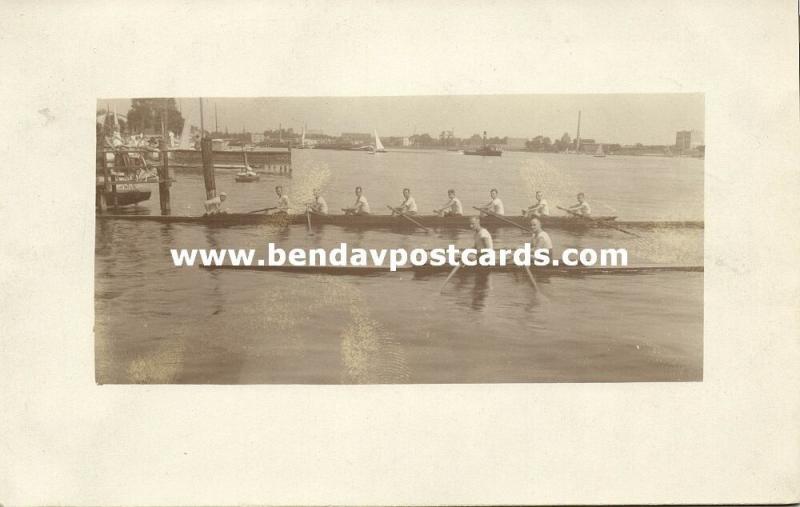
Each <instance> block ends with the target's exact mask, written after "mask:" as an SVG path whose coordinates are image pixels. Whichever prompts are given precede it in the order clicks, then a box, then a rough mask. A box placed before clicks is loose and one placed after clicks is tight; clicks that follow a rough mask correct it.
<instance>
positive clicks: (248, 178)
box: [235, 173, 261, 183]
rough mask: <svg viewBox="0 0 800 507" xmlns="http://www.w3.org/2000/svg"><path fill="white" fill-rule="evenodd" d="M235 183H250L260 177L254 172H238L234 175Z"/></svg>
mask: <svg viewBox="0 0 800 507" xmlns="http://www.w3.org/2000/svg"><path fill="white" fill-rule="evenodd" d="M235 179H236V183H252V182H254V181H258V180H260V179H261V177H260V176H259V175H258V174H254V173H239V174H237V175H236V178H235Z"/></svg>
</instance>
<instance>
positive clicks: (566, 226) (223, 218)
mask: <svg viewBox="0 0 800 507" xmlns="http://www.w3.org/2000/svg"><path fill="white" fill-rule="evenodd" d="M97 218H98V219H99V220H130V221H142V222H159V223H179V224H197V225H207V226H217V227H227V226H239V225H305V224H306V223H307V218H306V215H305V213H303V214H289V215H285V214H279V215H263V214H248V213H222V214H218V215H203V216H177V215H168V216H161V215H134V214H111V215H110V214H98V215H97ZM413 218H414V220H415V221H416V222H419V223H420V224H422V225H423V226H425V227H430V228H444V229H448V228H449V229H468V228H469V221H470V218H471V217H469V216H458V217H440V216H438V215H414V216H413ZM541 221H542V226H543V227H545V228H552V229H561V230H575V231H582V230H586V229H591V228H603V227H605V226H606V225H604V224H609V225H610V224H613V226H614V227H632V228H639V229H660V228H694V229H702V228H703V226H704V224H703V222H702V221H618V220H616V217H613V216H598V217H592V218H591V219H588V218H582V217H572V216H549V217H542V218H541ZM311 223H312V224H314V225H336V226H340V227H352V228H357V229H370V228H372V229H382V228H384V229H414V228H415V227H417V226H416V225H414V223H412V222H411V221H410V220H407V219H405V218H404V217H402V216H391V215H341V214H336V215H318V214H313V213H312V214H311ZM481 225H483V226H484V227H487V228H490V229H495V228H501V227H517V228H526V229H527V228H528V227H529V226H530V219H528V218H526V217H523V216H503V217H502V219H501V218H498V217H494V216H484V217H481Z"/></svg>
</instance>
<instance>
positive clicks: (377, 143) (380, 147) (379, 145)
mask: <svg viewBox="0 0 800 507" xmlns="http://www.w3.org/2000/svg"><path fill="white" fill-rule="evenodd" d="M373 133H374V134H375V149H374V150H372V153H373V154H375V153H386V149H384V147H383V143H382V142H381V138H380V137H378V131H377V130H375V131H373Z"/></svg>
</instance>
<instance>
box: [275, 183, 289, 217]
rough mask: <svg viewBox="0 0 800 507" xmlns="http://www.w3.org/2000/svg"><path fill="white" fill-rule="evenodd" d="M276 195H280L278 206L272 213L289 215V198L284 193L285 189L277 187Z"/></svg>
mask: <svg viewBox="0 0 800 507" xmlns="http://www.w3.org/2000/svg"><path fill="white" fill-rule="evenodd" d="M275 193H276V194H277V195H278V205H277V206H276V207H275V210H274V211H273V212H272V213H273V214H275V213H289V196H288V195H285V194H284V193H283V187H282V186H281V185H278V186H277V187H275Z"/></svg>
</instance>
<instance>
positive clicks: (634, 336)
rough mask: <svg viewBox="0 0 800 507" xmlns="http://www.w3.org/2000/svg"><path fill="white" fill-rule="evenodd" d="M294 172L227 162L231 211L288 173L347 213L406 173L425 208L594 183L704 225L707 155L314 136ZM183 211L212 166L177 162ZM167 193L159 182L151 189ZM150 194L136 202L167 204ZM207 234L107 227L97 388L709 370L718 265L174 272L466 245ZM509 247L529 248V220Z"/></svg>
mask: <svg viewBox="0 0 800 507" xmlns="http://www.w3.org/2000/svg"><path fill="white" fill-rule="evenodd" d="M293 158H294V168H295V170H294V174H293V175H292V177H291V178H287V177H281V176H268V177H263V176H262V179H261V181H260V182H258V183H250V184H241V183H240V184H237V183H235V182H234V179H233V178H234V174H235V170H218V171H217V188H218V189H219V190H221V191H226V192H227V193H228V196H229V199H228V201H227V202H226V204H228V209H229V210H230V211H248V210H252V209H258V208H263V207H266V206H271V205H273V203H274V201H275V194H274V192H273V187H274V185H276V184H282V185H283V186H284V187H285V188H286V189H287V191H288V192H289V195H290V196H291V198H292V200H293V202H299V201H302V200H303V199H307V198H309V197H310V195H311V189H312V188H313V187H315V186H321V187H322V188H323V189H324V195H325V197H326V199H327V201H328V203H329V206H330V208H331V210H332V211H333V210H338V209H339V208H341V207H343V206H348V205H350V204H351V203H352V201H353V200H354V196H353V187H355V186H356V185H361V186H363V187H364V193H365V195H366V196H367V198H368V199H369V201H370V205H371V207H372V209H373V212H374V213H380V212H382V209H384V206H385V205H386V204H394V205H397V204H399V202H400V201H401V200H402V195H401V189H402V188H403V187H410V188H411V189H412V191H413V195H414V196H415V198H416V200H417V203H418V205H419V207H420V212H423V213H427V212H428V211H429V210H430V209H432V208H433V207H438V206H440V205H441V204H443V203H444V202H445V201H446V199H447V195H446V191H447V189H448V188H455V189H456V191H457V193H458V195H459V197H460V198H461V199H462V202H463V203H464V206H465V210H469V209H470V207H471V206H473V205H481V204H484V203H485V202H487V201H488V199H489V196H488V191H489V189H490V188H492V187H496V188H497V189H498V190H499V191H500V197H501V198H502V199H503V201H504V203H505V206H506V213H507V214H518V213H519V210H520V209H521V208H523V207H525V206H526V205H528V204H529V203H530V202H531V201H532V200H533V192H534V191H535V190H544V191H545V193H546V198H547V199H548V201H549V203H550V205H551V208H552V211H553V212H555V211H556V210H555V205H557V204H560V205H565V204H571V203H573V202H574V194H575V193H576V192H577V191H583V192H585V193H586V194H587V199H588V200H589V202H590V203H591V205H592V208H593V211H594V213H595V214H603V215H606V214H610V215H618V216H619V217H620V219H621V220H702V219H703V163H702V161H701V160H695V159H677V158H656V157H607V158H594V157H586V156H574V155H551V154H529V153H504V154H503V156H502V157H500V158H491V159H490V158H482V157H469V156H463V155H458V154H455V153H450V152H433V151H431V152H411V151H408V152H390V153H386V154H379V155H374V156H373V155H368V154H365V153H358V152H341V151H325V150H298V151H294V152H293ZM175 177H176V179H177V180H178V181H177V183H176V184H175V185H173V187H172V204H173V214H185V215H195V214H200V212H201V211H200V208H201V204H202V200H203V197H204V190H203V181H202V176H201V175H200V174H199V172H197V171H181V170H178V171H176V173H175ZM154 190H155V189H154ZM157 208H158V199H157V196H156V194H155V192H154V194H153V197H152V198H151V200H150V201H148V202H146V203H142V205H140V206H139V207H138V209H135V210H134V212H137V213H148V212H151V213H158V211H157ZM312 232H313V233H312V234H309V233H308V231H307V230H306V228H305V227H302V226H295V227H291V228H289V229H282V230H281V229H278V228H275V227H273V226H259V227H253V226H248V227H231V228H207V227H202V226H197V225H181V224H157V223H144V222H141V223H139V222H126V221H99V222H98V223H97V231H96V246H95V251H96V267H95V271H96V281H95V287H96V305H95V306H96V327H95V334H96V368H97V380H98V382H101V383H128V382H144V383H172V382H177V383H234V384H235V383H281V384H292V383H386V382H404V383H450V382H539V381H546V382H591V381H681V380H701V379H702V346H703V275H702V273H661V274H653V275H640V276H596V277H590V278H579V277H569V278H566V277H561V278H555V277H554V278H551V279H540V280H539V288H540V294H539V295H537V294H536V293H535V292H534V291H533V290H532V288H531V286H530V284H529V282H528V281H527V279H526V278H525V276H524V273H522V272H520V273H519V274H516V275H515V274H492V275H488V276H486V275H476V274H474V273H464V274H461V273H459V274H457V275H456V276H455V277H454V278H453V280H452V281H451V282H450V283H449V284H448V286H447V288H446V290H445V291H444V294H440V293H439V289H440V287H441V284H442V282H443V281H444V277H445V275H444V274H442V275H436V276H431V277H428V278H420V279H415V278H413V277H412V276H410V275H407V274H397V273H395V274H383V275H378V276H371V277H338V276H337V277H331V276H327V277H326V276H321V275H296V274H287V273H257V272H207V271H205V270H200V269H197V268H174V267H173V266H172V263H171V260H170V257H169V249H170V248H176V247H178V248H180V247H186V248H223V247H224V248H229V247H230V248H256V249H258V250H259V251H263V250H264V245H265V243H266V242H267V241H273V242H278V243H280V245H281V246H282V247H284V248H291V247H295V246H297V247H304V248H312V247H325V248H331V247H334V246H337V245H338V244H339V243H340V242H343V241H344V242H347V243H349V244H350V246H351V247H359V246H360V247H366V248H369V247H406V248H413V247H418V246H420V247H426V248H431V247H435V246H444V245H446V244H447V243H450V242H452V243H454V244H456V245H467V244H469V243H470V238H469V234H468V233H467V232H466V231H455V230H454V231H443V232H442V233H441V234H438V233H437V234H426V233H424V232H421V231H420V232H413V233H409V234H397V233H395V232H391V231H388V230H356V229H351V228H340V227H334V226H320V227H314V228H313V231H312ZM550 233H551V236H552V238H553V241H554V243H555V244H556V250H560V249H562V248H566V247H572V246H577V247H581V246H587V247H588V246H591V247H596V248H597V247H605V246H608V247H611V246H613V247H626V248H628V250H629V256H630V263H631V264H632V265H698V264H702V263H703V231H702V230H696V229H679V230H669V231H661V232H645V233H642V238H632V237H630V236H627V235H625V234H623V233H620V232H618V231H615V230H609V229H598V230H593V231H590V232H588V233H582V234H577V233H570V232H565V231H558V230H552V231H550ZM494 236H495V246H496V247H506V246H508V247H513V246H517V245H519V244H520V243H521V242H522V241H524V240H525V239H526V236H525V235H524V234H523V233H522V232H521V231H517V230H515V229H500V230H498V231H495V234H494Z"/></svg>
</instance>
